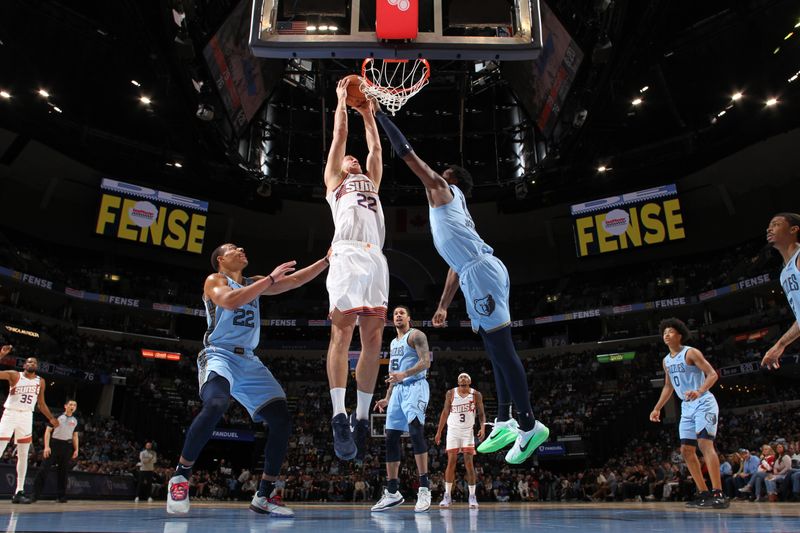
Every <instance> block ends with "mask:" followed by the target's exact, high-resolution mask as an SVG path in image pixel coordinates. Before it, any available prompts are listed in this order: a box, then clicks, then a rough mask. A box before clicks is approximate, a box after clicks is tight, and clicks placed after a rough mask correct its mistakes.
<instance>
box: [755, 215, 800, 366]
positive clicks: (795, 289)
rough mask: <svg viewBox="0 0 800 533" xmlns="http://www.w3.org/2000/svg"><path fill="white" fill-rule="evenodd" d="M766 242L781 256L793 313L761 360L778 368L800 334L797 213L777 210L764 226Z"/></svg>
mask: <svg viewBox="0 0 800 533" xmlns="http://www.w3.org/2000/svg"><path fill="white" fill-rule="evenodd" d="M767 242H769V243H770V244H772V247H773V248H775V249H776V250H778V252H780V254H781V258H783V270H781V286H782V287H783V292H784V293H785V294H786V299H787V300H788V301H789V308H790V309H791V310H792V314H794V324H792V327H790V328H789V330H788V331H787V332H786V333H784V334H783V336H782V337H781V338H780V339H778V342H776V343H775V345H774V346H772V348H770V349H769V350H768V351H767V353H766V354H764V359H763V360H762V361H761V364H762V365H763V366H766V367H767V368H780V366H781V365H780V359H781V355H783V351H784V350H785V349H786V347H787V346H789V345H790V344H792V343H793V342H794V341H796V340H797V339H798V338H800V215H798V214H797V213H778V214H777V215H775V216H774V217H772V220H770V222H769V227H767Z"/></svg>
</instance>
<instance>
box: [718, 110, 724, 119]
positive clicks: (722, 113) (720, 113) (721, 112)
mask: <svg viewBox="0 0 800 533" xmlns="http://www.w3.org/2000/svg"><path fill="white" fill-rule="evenodd" d="M724 114H725V110H724V109H723V110H722V111H720V112H719V113H717V116H718V117H721V116H722V115H724Z"/></svg>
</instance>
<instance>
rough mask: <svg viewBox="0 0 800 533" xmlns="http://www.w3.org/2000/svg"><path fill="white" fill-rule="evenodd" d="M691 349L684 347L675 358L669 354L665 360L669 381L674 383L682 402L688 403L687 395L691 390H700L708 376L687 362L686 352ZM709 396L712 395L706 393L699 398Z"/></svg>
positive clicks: (676, 392)
mask: <svg viewBox="0 0 800 533" xmlns="http://www.w3.org/2000/svg"><path fill="white" fill-rule="evenodd" d="M690 348H691V346H684V347H683V348H682V349H681V351H680V352H678V353H677V355H675V357H672V356H671V355H670V354H667V356H666V357H665V358H664V366H665V367H666V368H667V373H668V374H669V379H670V380H671V381H672V387H673V388H674V389H675V394H677V395H678V398H680V399H681V401H686V393H687V392H689V391H690V390H697V389H699V388H700V387H701V386H702V385H703V383H704V382H705V380H706V375H705V374H704V373H703V371H702V370H700V369H699V368H697V366H695V365H690V364H689V363H687V362H686V352H688V351H689V349H690ZM707 394H710V393H709V392H708V391H706V392H704V393H703V394H701V395H700V396H699V398H702V397H703V396H705V395H707ZM699 398H698V399H699Z"/></svg>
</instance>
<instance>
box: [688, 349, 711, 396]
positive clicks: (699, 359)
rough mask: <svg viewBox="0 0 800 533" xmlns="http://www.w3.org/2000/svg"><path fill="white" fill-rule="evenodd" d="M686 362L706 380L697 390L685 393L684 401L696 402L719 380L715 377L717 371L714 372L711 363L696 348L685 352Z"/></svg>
mask: <svg viewBox="0 0 800 533" xmlns="http://www.w3.org/2000/svg"><path fill="white" fill-rule="evenodd" d="M686 362H687V363H688V364H690V365H694V366H696V367H697V368H699V369H700V370H702V371H703V374H705V375H706V380H705V381H704V382H703V384H702V385H700V388H699V389H697V390H690V391H689V392H687V393H686V401H688V402H690V401H692V400H696V399H697V398H699V397H700V396H702V395H703V394H704V393H705V392H706V391H708V390H710V389H711V387H713V386H714V383H716V382H717V379H719V376H718V375H717V371H716V370H714V367H713V366H711V363H709V362H708V360H706V358H705V357H703V353H702V352H701V351H700V350H698V349H697V348H689V351H687V352H686Z"/></svg>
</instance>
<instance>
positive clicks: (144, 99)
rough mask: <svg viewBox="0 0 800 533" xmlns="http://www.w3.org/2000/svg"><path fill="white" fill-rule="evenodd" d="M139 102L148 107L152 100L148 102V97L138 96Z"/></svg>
mask: <svg viewBox="0 0 800 533" xmlns="http://www.w3.org/2000/svg"><path fill="white" fill-rule="evenodd" d="M139 101H140V102H141V103H143V104H144V105H150V103H151V102H152V100H150V99H149V98H148V97H146V96H140V97H139Z"/></svg>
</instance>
